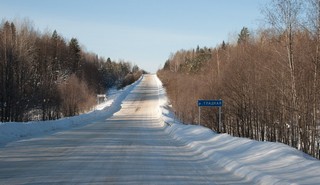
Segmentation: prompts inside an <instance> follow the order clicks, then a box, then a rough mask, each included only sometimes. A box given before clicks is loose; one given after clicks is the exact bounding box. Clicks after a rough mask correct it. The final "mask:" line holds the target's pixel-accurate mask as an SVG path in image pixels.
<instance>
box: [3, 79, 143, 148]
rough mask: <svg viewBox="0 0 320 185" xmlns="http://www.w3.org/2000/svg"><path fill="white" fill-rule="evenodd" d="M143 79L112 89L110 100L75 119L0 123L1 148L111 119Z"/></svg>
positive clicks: (109, 93)
mask: <svg viewBox="0 0 320 185" xmlns="http://www.w3.org/2000/svg"><path fill="white" fill-rule="evenodd" d="M142 78H143V77H141V78H140V79H139V80H137V81H136V82H135V83H133V84H131V85H129V86H127V87H125V88H124V89H122V90H118V91H116V90H115V89H111V90H110V91H109V92H108V99H107V101H106V102H104V103H101V104H99V105H97V106H96V107H95V109H94V110H93V111H90V112H88V113H85V114H81V115H79V116H74V117H66V118H62V119H59V120H52V121H32V122H23V123H21V122H7V123H1V122H0V146H3V145H6V144H7V143H9V142H12V141H17V140H21V139H27V138H31V137H36V136H42V135H47V134H53V133H55V132H59V131H63V130H68V129H71V128H75V127H79V126H84V125H86V124H89V123H92V122H94V121H98V120H101V119H106V118H108V117H111V116H112V115H113V114H114V113H115V112H117V111H119V110H120V109H121V102H122V101H123V100H124V99H125V98H126V97H127V95H128V94H129V93H130V92H131V91H132V90H133V89H134V88H135V86H136V85H137V84H139V83H140V81H141V80H142Z"/></svg>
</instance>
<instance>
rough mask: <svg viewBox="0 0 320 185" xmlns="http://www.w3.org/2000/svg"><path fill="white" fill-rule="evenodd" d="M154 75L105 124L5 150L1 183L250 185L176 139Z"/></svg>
mask: <svg viewBox="0 0 320 185" xmlns="http://www.w3.org/2000/svg"><path fill="white" fill-rule="evenodd" d="M158 93H159V92H158V86H157V83H156V80H155V76H153V75H145V77H144V78H143V79H142V81H141V82H140V84H138V85H137V86H136V88H135V89H134V90H133V91H132V92H131V93H130V94H129V95H128V96H127V98H126V99H125V100H124V102H122V108H121V110H120V111H119V112H117V113H115V114H114V115H113V116H112V117H110V118H109V119H107V120H105V121H100V122H95V123H92V124H88V125H86V126H84V127H81V128H77V129H73V130H69V131H64V132H59V133H56V134H53V135H51V136H46V137H40V138H34V139H28V140H23V141H18V142H12V143H10V144H8V145H7V146H6V147H4V148H1V149H0V184H51V183H53V184H215V183H217V184H250V182H248V181H247V180H246V179H244V178H241V177H237V176H235V175H233V174H232V173H231V172H228V171H227V170H225V169H224V168H221V167H219V166H217V165H215V164H214V162H213V161H209V160H207V159H205V158H203V157H201V155H199V153H197V152H196V151H194V150H192V149H191V148H189V147H188V146H186V145H185V144H183V143H181V142H179V141H177V140H174V139H173V138H172V137H171V136H170V135H169V134H168V133H167V132H165V125H163V122H162V121H161V119H159V97H158Z"/></svg>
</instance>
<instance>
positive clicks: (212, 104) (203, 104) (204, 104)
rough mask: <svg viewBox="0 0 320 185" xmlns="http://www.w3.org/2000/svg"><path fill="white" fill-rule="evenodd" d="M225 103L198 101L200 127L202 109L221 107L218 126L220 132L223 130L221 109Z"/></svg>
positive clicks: (220, 101)
mask: <svg viewBox="0 0 320 185" xmlns="http://www.w3.org/2000/svg"><path fill="white" fill-rule="evenodd" d="M222 104H223V101H222V100H198V107H199V125H200V121H201V120H200V119H201V115H200V113H201V109H200V108H201V107H219V125H218V131H220V130H221V127H222V124H221V107H222Z"/></svg>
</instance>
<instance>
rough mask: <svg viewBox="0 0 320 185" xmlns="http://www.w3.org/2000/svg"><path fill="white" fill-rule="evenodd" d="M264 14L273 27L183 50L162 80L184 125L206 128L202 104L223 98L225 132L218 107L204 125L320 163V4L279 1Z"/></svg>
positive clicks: (315, 0) (163, 71) (207, 114)
mask: <svg viewBox="0 0 320 185" xmlns="http://www.w3.org/2000/svg"><path fill="white" fill-rule="evenodd" d="M263 11H264V15H265V17H266V18H265V21H266V22H267V23H269V24H268V25H270V26H268V27H266V28H260V29H259V30H256V31H249V29H248V28H246V27H244V28H243V29H242V30H241V32H240V33H239V35H238V40H237V42H236V43H225V42H222V43H221V44H220V45H218V46H217V47H215V48H206V47H203V48H200V47H197V48H196V49H193V50H180V51H177V52H176V53H174V54H172V55H171V56H170V58H169V59H168V60H167V61H166V63H165V65H164V67H163V69H161V70H159V71H158V76H159V77H160V79H161V80H162V82H163V84H164V86H165V87H166V89H167V93H168V96H169V99H170V102H171V103H172V105H173V109H174V111H175V112H176V115H177V116H178V117H179V118H180V119H181V120H182V121H183V122H185V123H197V122H198V116H199V115H198V107H197V100H198V99H222V100H223V101H224V105H223V107H222V111H223V114H222V115H223V116H222V128H221V129H220V130H219V126H218V110H216V109H212V108H202V111H201V124H203V125H205V126H207V127H209V128H211V129H213V130H216V131H218V132H226V133H229V134H231V135H234V136H237V137H247V138H251V139H255V140H259V141H271V142H282V143H285V144H287V145H290V146H292V147H295V148H297V149H299V150H302V151H303V152H305V153H308V154H310V155H312V156H314V157H316V158H320V156H319V155H320V154H319V143H320V135H319V134H320V133H319V126H320V76H319V74H320V49H319V48H320V1H319V0H308V1H299V0H273V1H272V3H270V5H268V6H266V7H265V8H264V9H263ZM186 100H188V101H186Z"/></svg>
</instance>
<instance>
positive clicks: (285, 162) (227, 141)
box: [0, 76, 320, 185]
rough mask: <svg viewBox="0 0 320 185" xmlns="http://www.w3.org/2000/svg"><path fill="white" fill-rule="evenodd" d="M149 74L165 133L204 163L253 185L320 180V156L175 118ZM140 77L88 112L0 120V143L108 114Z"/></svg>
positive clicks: (94, 119)
mask: <svg viewBox="0 0 320 185" xmlns="http://www.w3.org/2000/svg"><path fill="white" fill-rule="evenodd" d="M154 78H155V79H156V83H157V86H158V95H159V109H158V110H159V111H158V112H159V118H160V119H161V120H162V121H161V123H162V125H160V126H161V127H163V128H164V132H165V133H166V134H167V135H168V136H169V138H171V139H173V140H175V142H179V143H181V144H182V145H184V146H187V148H189V149H190V150H192V151H193V153H195V154H197V155H199V156H201V159H205V161H208V163H209V164H208V165H210V163H211V165H216V166H220V167H221V168H224V170H227V171H230V172H231V173H233V174H234V175H236V176H238V177H240V178H244V179H247V180H248V181H250V182H253V183H254V184H268V185H269V184H319V183H320V161H319V160H317V159H314V158H312V157H310V156H308V155H306V154H304V153H303V152H300V151H298V150H296V149H294V148H291V147H289V146H287V145H284V144H281V143H271V142H258V141H254V140H250V139H245V138H237V137H232V136H230V135H228V134H217V133H215V132H213V131H211V130H210V129H208V128H205V127H202V126H197V125H185V124H182V123H180V122H179V121H177V119H175V117H174V114H173V113H172V111H171V109H170V105H169V104H168V101H167V97H166V92H165V89H164V88H163V87H162V83H161V81H160V80H159V79H158V78H157V77H156V76H155V77H154ZM140 81H141V79H140V80H139V81H137V82H136V83H134V84H133V85H131V86H129V87H127V88H125V89H124V90H121V91H116V92H115V91H114V93H113V94H112V95H110V96H108V100H107V102H106V103H104V104H102V105H99V106H97V108H96V110H94V111H92V112H90V113H87V114H83V115H80V116H75V117H71V118H64V119H60V120H55V121H44V122H42V121H39V122H28V123H1V124H0V145H6V144H7V143H9V142H12V141H17V140H22V139H26V138H32V137H38V136H43V135H49V134H52V133H54V132H58V131H63V130H67V129H71V128H74V127H79V126H84V125H86V124H89V123H92V122H93V121H99V120H103V119H106V118H109V117H111V116H112V115H114V113H116V112H117V111H119V110H120V109H121V103H122V101H123V100H124V99H125V98H126V96H127V95H128V94H130V92H131V91H132V90H133V89H134V88H135V86H136V85H137V84H139V83H140Z"/></svg>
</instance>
